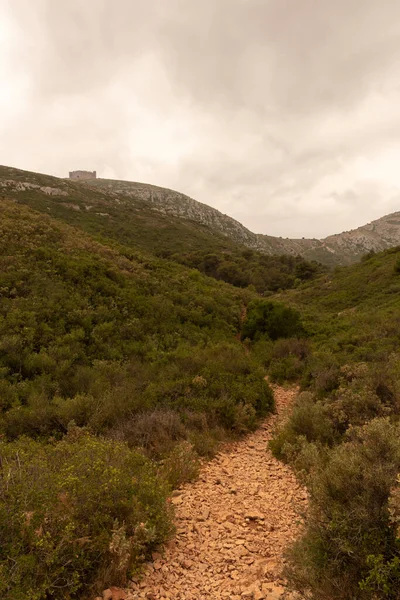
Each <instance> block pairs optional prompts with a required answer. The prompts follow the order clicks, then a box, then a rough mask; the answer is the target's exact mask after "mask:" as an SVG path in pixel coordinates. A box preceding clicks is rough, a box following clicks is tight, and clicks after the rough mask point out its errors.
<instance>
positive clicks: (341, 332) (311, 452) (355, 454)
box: [263, 248, 400, 600]
mask: <svg viewBox="0 0 400 600" xmlns="http://www.w3.org/2000/svg"><path fill="white" fill-rule="evenodd" d="M399 264H400V248H394V249H391V250H388V251H386V252H384V253H381V254H376V255H373V254H372V255H369V256H367V257H365V259H364V260H363V261H362V263H360V264H359V265H355V266H352V267H346V268H339V269H336V272H335V273H334V275H333V276H325V277H323V278H321V279H320V280H319V282H318V283H316V284H313V285H312V286H311V285H310V286H307V285H306V286H303V288H302V289H299V290H296V291H293V292H286V293H285V294H281V295H280V296H279V300H284V301H285V302H286V303H289V304H290V305H291V306H292V307H294V308H296V309H298V310H300V312H301V314H302V317H303V321H304V323H305V327H306V329H307V331H308V332H309V334H310V338H311V339H308V340H307V342H302V343H300V342H299V341H297V342H295V341H293V340H292V341H291V340H288V341H285V340H283V341H282V342H279V346H280V348H281V350H280V351H279V349H278V347H277V346H275V348H274V349H271V348H270V347H268V348H265V347H264V348H263V351H264V357H265V362H266V363H270V364H271V371H272V375H275V378H276V379H278V380H279V379H280V380H283V379H286V378H288V379H290V378H291V375H293V372H294V377H292V378H300V379H301V386H302V390H303V391H302V393H301V394H300V395H299V398H298V400H297V402H296V405H295V407H294V410H293V413H292V416H291V418H290V419H289V421H288V422H287V423H286V425H285V426H284V427H283V428H282V429H281V430H280V431H279V432H278V433H277V435H276V437H275V439H274V441H273V442H272V449H273V451H274V452H275V454H276V455H277V456H278V457H280V458H282V459H284V460H286V461H289V462H290V463H291V464H292V465H293V466H294V468H295V469H296V470H297V472H298V474H299V477H301V478H302V480H303V481H304V482H305V483H306V485H307V486H308V490H309V493H310V511H309V514H308V516H307V518H306V528H305V533H304V536H303V537H302V538H301V539H300V540H299V541H298V542H297V543H296V544H295V545H294V547H293V548H292V550H291V552H290V559H291V561H290V567H289V568H288V577H289V579H290V581H291V582H292V584H293V585H294V586H295V587H296V588H297V589H299V590H300V591H302V593H304V594H306V595H307V594H310V593H312V595H313V598H316V599H320V600H324V599H326V598H338V599H340V600H353V599H360V598H363V599H364V598H365V599H371V600H372V599H374V600H375V599H384V598H385V599H395V598H398V597H399V589H400V531H399V529H398V526H399V522H400V521H399V515H400V489H399V477H398V474H399V472H400V388H399V379H400V354H399V339H400V300H399V292H400V279H399ZM294 364H295V366H296V368H295V369H294V371H293V365H294Z"/></svg>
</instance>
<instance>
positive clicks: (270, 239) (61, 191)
mask: <svg viewBox="0 0 400 600" xmlns="http://www.w3.org/2000/svg"><path fill="white" fill-rule="evenodd" d="M0 186H1V188H0V189H2V192H3V193H4V194H7V195H13V196H15V195H17V196H18V198H19V199H21V200H24V201H27V200H28V197H29V200H30V202H32V201H33V200H34V197H35V196H36V199H35V203H36V205H35V208H37V209H40V210H47V208H48V210H49V211H53V210H54V207H51V206H50V207H46V206H44V205H43V203H40V202H39V201H38V198H37V196H38V195H40V194H45V195H46V196H47V197H48V198H52V199H53V200H57V202H58V204H59V207H58V210H57V214H56V216H59V217H60V216H62V217H63V218H67V219H68V220H71V221H76V222H78V221H80V222H81V223H82V221H85V223H86V225H85V226H86V227H87V228H90V229H91V231H92V232H94V231H99V230H101V228H102V226H101V224H100V221H101V220H102V221H111V222H114V223H113V225H112V227H114V228H115V221H118V229H119V230H118V235H119V237H120V240H121V241H124V242H127V241H129V239H131V236H132V227H133V225H134V224H133V222H132V221H135V222H136V227H134V231H135V234H136V241H137V243H146V244H147V247H148V245H149V244H150V242H151V243H152V245H153V248H154V249H155V250H156V251H157V250H158V251H159V252H162V251H163V250H165V241H166V237H167V236H166V234H167V233H168V236H170V238H171V239H173V240H174V244H173V246H174V247H173V248H171V252H173V251H174V250H175V251H176V252H181V251H186V250H187V249H188V240H189V239H190V240H191V241H190V247H191V249H194V250H198V249H199V248H201V247H202V246H203V245H204V236H205V237H206V238H207V237H209V236H212V237H213V238H214V245H215V246H218V247H223V248H224V250H225V251H226V250H227V247H228V248H229V247H230V242H234V245H236V246H237V245H240V246H243V247H246V248H251V249H252V250H255V251H257V252H260V253H263V254H266V255H291V256H298V255H300V256H302V257H303V258H305V259H306V260H307V261H317V262H320V263H323V264H325V265H328V266H335V265H344V264H351V263H354V262H356V261H358V260H359V259H360V258H361V256H363V255H364V254H366V253H368V252H371V251H374V252H379V251H381V250H384V249H386V248H389V247H391V246H394V245H397V244H399V243H400V228H399V224H400V213H393V214H391V215H387V216H384V217H382V218H381V219H378V220H376V221H373V222H372V223H369V224H367V225H364V226H362V227H359V228H358V229H355V230H352V231H347V232H343V233H338V234H336V235H332V236H329V237H327V238H324V239H322V240H317V239H289V238H286V239H285V238H281V237H274V236H268V235H263V234H255V233H253V232H251V231H249V230H248V229H247V228H246V227H244V226H243V225H242V224H241V223H239V222H238V221H236V220H235V219H232V218H231V217H229V216H227V215H224V214H222V213H221V212H219V211H218V210H216V209H214V208H212V207H210V206H207V205H206V204H202V203H200V202H197V201H196V200H193V199H192V198H190V197H188V196H186V195H184V194H181V193H179V192H176V191H173V190H169V189H166V188H161V187H157V186H154V185H149V184H143V183H135V182H127V181H116V180H107V179H93V180H88V181H71V180H63V179H59V178H56V177H50V176H46V175H41V174H37V173H30V172H28V171H21V170H18V169H12V168H10V167H0ZM35 186H36V187H35ZM83 190H84V191H83ZM94 191H96V192H97V193H94ZM73 212H75V213H79V212H85V213H86V216H85V218H84V219H82V218H81V219H80V218H79V216H78V215H75V216H73V215H72V214H69V215H68V213H73ZM51 214H53V213H51ZM121 215H123V216H124V218H125V219H127V221H126V222H124V221H123V220H122V219H121V218H120V216H121ZM133 217H134V219H133ZM161 217H162V218H161ZM140 221H142V225H143V224H144V223H145V222H146V221H147V222H149V223H150V221H151V222H152V224H153V227H152V230H153V234H152V235H150V234H149V232H148V231H146V236H144V235H143V233H142V232H141V228H140ZM103 225H104V224H103ZM109 225H110V223H109V224H108V226H107V227H108V230H109V231H110V229H112V227H110V226H109ZM145 229H146V227H145ZM160 230H161V231H162V232H163V234H164V235H163V237H162V238H160V237H159V235H157V233H155V232H159V231H160ZM109 231H108V233H109ZM202 234H204V235H202ZM144 237H147V241H146V242H145V241H144ZM207 243H209V240H208V241H207Z"/></svg>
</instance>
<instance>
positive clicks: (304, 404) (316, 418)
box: [270, 392, 337, 460]
mask: <svg viewBox="0 0 400 600" xmlns="http://www.w3.org/2000/svg"><path fill="white" fill-rule="evenodd" d="M335 437H337V436H336V432H335V430H334V427H333V424H332V421H331V420H330V418H329V413H328V410H327V407H326V406H325V405H324V404H323V403H322V402H320V401H316V400H315V398H314V396H313V395H312V394H311V393H309V392H303V393H302V394H300V395H299V396H298V397H297V399H296V402H295V405H294V407H293V411H292V414H291V415H290V418H289V419H288V420H287V421H286V423H285V424H284V425H283V427H281V429H280V430H279V431H278V432H277V434H276V435H275V436H274V438H273V439H272V440H271V442H270V448H271V450H272V452H273V454H274V455H275V456H276V457H277V458H284V459H286V460H287V459H288V458H289V456H290V455H292V454H293V453H294V449H295V451H299V450H300V447H301V446H302V444H303V440H306V441H307V442H311V443H314V442H315V443H317V444H320V445H322V446H331V445H332V444H333V443H334V441H335Z"/></svg>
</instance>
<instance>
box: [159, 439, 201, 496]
mask: <svg viewBox="0 0 400 600" xmlns="http://www.w3.org/2000/svg"><path fill="white" fill-rule="evenodd" d="M199 468H200V463H199V457H198V455H197V454H196V452H195V450H194V448H193V446H192V444H191V443H190V442H181V443H180V444H176V445H175V446H174V448H173V450H172V451H171V452H170V453H169V455H168V456H167V457H166V458H165V459H164V460H163V461H162V469H161V473H162V475H163V477H165V478H166V480H167V481H168V483H169V485H170V486H171V487H172V488H173V489H176V488H178V487H179V486H180V485H182V483H186V482H187V481H192V480H193V479H195V478H196V477H197V475H198V474H199Z"/></svg>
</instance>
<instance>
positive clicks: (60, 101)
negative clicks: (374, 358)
mask: <svg viewBox="0 0 400 600" xmlns="http://www.w3.org/2000/svg"><path fill="white" fill-rule="evenodd" d="M0 44H1V46H2V53H1V54H0V76H1V78H2V82H3V85H2V88H1V90H0V115H1V116H0V162H1V163H3V164H12V165H13V166H17V167H21V168H27V169H32V170H40V171H43V172H49V173H53V174H56V175H59V176H65V175H66V174H67V172H68V171H69V170H70V169H73V168H87V169H96V170H97V171H98V172H99V173H100V174H102V175H104V176H110V177H115V178H120V179H131V180H136V181H137V180H143V181H147V182H151V183H154V184H158V185H165V186H167V187H172V188H175V189H178V190H180V191H182V192H184V193H187V194H189V195H191V196H193V197H195V198H196V199H198V200H200V201H202V202H205V203H207V204H210V205H212V206H215V207H217V208H219V209H220V210H222V211H223V212H225V213H227V214H230V215H232V216H233V217H235V218H237V219H239V220H241V221H242V222H243V223H244V224H245V225H247V226H248V227H250V228H251V229H253V230H256V231H257V232H263V233H269V234H272V235H282V236H284V237H286V236H297V237H302V236H303V235H304V236H311V237H322V236H324V235H328V234H330V233H335V232H338V231H341V230H343V229H349V228H353V227H355V226H358V225H362V224H363V223H364V222H366V221H368V220H371V219H372V218H376V217H377V216H380V215H383V214H385V211H387V210H395V209H396V208H397V201H398V200H397V199H398V197H399V193H400V175H398V173H400V170H399V169H398V166H397V165H398V163H399V159H400V142H399V141H398V140H399V134H400V117H399V114H398V106H399V102H400V73H399V72H398V64H399V58H400V4H399V3H398V2H397V0H381V2H372V1H371V2H365V0H337V1H336V2H330V1H328V0H321V1H320V2H316V1H315V0H302V1H301V2H299V1H298V0H218V1H215V0H203V2H201V3H200V2H188V1H187V0H168V2H165V0H113V1H112V0H70V1H69V2H54V1H53V0H36V1H35V2H34V3H32V2H30V1H29V0H13V1H12V2H11V1H10V0H0ZM360 207H362V210H360Z"/></svg>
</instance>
